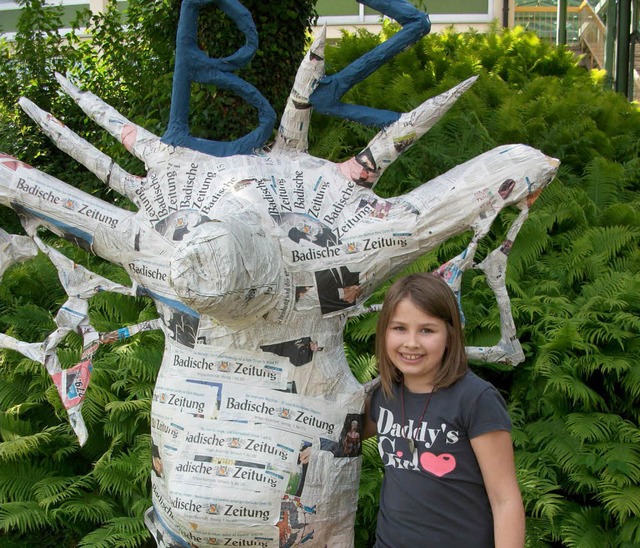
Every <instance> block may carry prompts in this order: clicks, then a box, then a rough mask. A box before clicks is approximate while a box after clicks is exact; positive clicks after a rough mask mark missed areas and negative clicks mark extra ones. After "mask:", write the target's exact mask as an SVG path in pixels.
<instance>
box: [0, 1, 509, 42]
mask: <svg viewBox="0 0 640 548" xmlns="http://www.w3.org/2000/svg"><path fill="white" fill-rule="evenodd" d="M412 1H413V2H414V3H415V4H416V5H417V6H420V7H423V9H424V5H425V4H426V7H427V11H428V13H429V15H430V17H431V22H432V24H433V31H432V32H437V31H438V30H442V29H443V28H446V27H449V26H451V25H453V26H455V28H456V29H457V30H468V29H470V28H473V29H475V30H478V31H483V30H486V29H487V28H488V27H489V25H490V24H491V23H492V21H498V23H499V24H500V25H502V26H513V20H514V6H515V0H428V2H422V3H421V2H420V0H412ZM47 3H48V4H51V5H52V6H53V5H62V6H63V8H64V16H63V29H61V30H62V31H64V30H65V29H64V25H69V26H70V24H71V21H73V19H74V18H75V14H76V12H77V11H78V10H82V9H85V8H90V9H91V11H93V12H99V11H102V10H104V8H105V6H106V4H107V0H48V2H47ZM126 6H127V2H126V1H125V2H118V7H119V8H121V9H123V10H124V9H126ZM316 9H317V11H318V15H319V17H318V22H317V27H316V28H317V29H319V28H322V26H324V25H325V24H326V25H327V36H328V37H329V38H338V37H340V30H341V29H343V28H345V29H349V30H353V29H355V28H362V27H364V28H367V29H369V30H371V31H372V32H377V31H378V30H380V14H379V13H378V12H376V11H375V10H372V9H371V8H369V7H367V6H363V5H362V4H359V3H358V2H356V0H318V2H317V4H316ZM19 15H20V6H19V5H18V4H17V3H16V2H14V1H13V0H0V28H1V31H2V32H3V33H6V34H9V35H11V33H13V32H15V30H16V27H17V23H18V17H19Z"/></svg>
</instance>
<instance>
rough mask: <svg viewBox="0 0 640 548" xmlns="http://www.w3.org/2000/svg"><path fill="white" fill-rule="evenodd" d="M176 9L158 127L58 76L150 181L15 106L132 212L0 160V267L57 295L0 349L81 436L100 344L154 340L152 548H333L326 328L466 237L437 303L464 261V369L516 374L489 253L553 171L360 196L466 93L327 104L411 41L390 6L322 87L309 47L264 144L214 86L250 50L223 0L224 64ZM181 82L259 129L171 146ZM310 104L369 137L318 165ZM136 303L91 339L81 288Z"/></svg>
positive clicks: (356, 464)
mask: <svg viewBox="0 0 640 548" xmlns="http://www.w3.org/2000/svg"><path fill="white" fill-rule="evenodd" d="M212 1H213V0H207V1H205V0H200V1H196V0H193V1H190V0H185V1H184V2H183V7H182V14H181V23H180V29H179V32H178V51H177V62H176V70H175V80H174V92H173V99H172V111H171V123H170V127H169V129H168V131H167V133H166V134H165V135H164V136H163V137H162V138H159V137H157V136H155V135H152V134H151V133H149V132H148V131H146V130H144V129H143V128H141V127H139V126H137V125H135V124H133V123H131V122H130V121H128V120H126V119H125V118H123V117H122V116H121V115H120V114H119V113H118V112H117V111H116V110H114V109H113V108H112V107H110V106H109V105H107V104H105V103H104V102H102V101H101V100H100V99H98V98H97V97H95V96H94V95H92V94H91V93H89V92H82V91H80V90H79V89H77V88H76V87H75V86H74V85H72V84H71V83H70V82H68V81H67V80H66V79H65V78H63V77H62V76H59V77H58V79H59V81H60V84H61V85H62V87H63V89H64V90H65V91H66V93H68V94H69V95H70V96H71V97H73V98H74V100H75V101H76V102H77V103H78V104H79V105H80V106H81V107H82V108H83V110H84V111H85V112H86V113H87V115H88V116H90V117H91V118H92V119H93V120H95V121H96V122H97V123H98V124H100V125H101V126H102V127H103V128H105V129H106V130H107V131H109V132H110V133H111V134H112V135H113V136H115V137H116V138H117V139H118V140H119V141H120V142H121V143H122V144H123V145H124V146H125V147H126V148H127V150H128V151H129V152H131V153H132V154H133V155H135V156H136V157H137V158H139V159H141V160H143V161H144V162H145V164H146V166H147V169H148V172H147V176H146V177H143V178H141V177H135V176H132V175H130V174H128V173H126V172H124V171H123V170H122V169H121V168H120V167H119V166H117V165H116V164H115V163H114V162H113V160H112V159H111V158H109V157H108V156H106V155H105V154H103V153H101V152H100V151H98V150H97V149H95V148H94V147H93V146H92V145H90V144H89V143H87V142H86V141H84V140H83V139H81V138H80V137H78V136H77V135H76V134H74V133H73V132H72V131H71V130H70V129H68V128H67V127H65V126H64V125H63V124H62V123H61V122H59V121H58V120H56V119H55V118H53V117H52V116H51V115H50V114H48V113H46V112H43V111H41V110H40V109H39V108H38V107H37V106H35V105H34V104H33V103H31V102H29V101H28V100H27V99H22V100H21V105H22V107H23V108H24V110H25V111H26V112H27V113H28V114H29V116H30V117H31V118H33V120H35V121H36V122H37V123H38V124H39V125H40V127H41V128H42V130H43V131H44V132H45V133H47V135H49V136H50V137H51V139H52V140H53V141H54V142H55V143H56V145H57V146H58V147H59V148H60V149H61V150H63V151H65V152H67V153H68V154H69V155H70V156H72V157H73V158H74V159H75V160H77V161H78V162H80V163H81V164H83V165H84V166H85V167H87V168H88V169H89V170H90V171H92V172H93V173H95V174H96V175H97V176H98V177H99V178H100V179H101V180H102V181H104V182H105V183H107V184H108V185H109V186H110V187H112V188H113V189H114V190H116V191H118V192H120V193H121V194H123V195H125V196H127V197H128V198H130V199H131V200H132V201H133V202H134V203H135V204H136V206H137V207H138V211H137V212H130V211H125V210H123V209H120V208H118V207H115V206H113V205H111V204H108V203H105V202H103V201H100V200H98V199H95V198H94V197H92V196H90V195H87V194H85V193H83V192H81V191H79V190H77V189H75V188H73V187H71V186H69V185H67V184H65V183H64V182H62V181H59V180H57V179H54V178H53V177H51V176H49V175H46V174H45V173H43V172H40V171H38V170H37V169H34V168H32V167H30V166H29V165H27V164H25V163H23V162H21V161H19V160H16V159H15V158H11V157H9V156H6V155H2V156H0V202H1V203H2V204H3V205H6V206H9V207H12V208H13V209H15V210H16V211H17V212H18V213H19V215H20V218H21V220H22V222H23V225H24V228H25V230H26V232H27V234H28V236H13V235H8V234H6V233H3V234H1V235H0V236H1V238H0V240H1V243H2V245H1V246H0V259H1V262H0V271H2V272H3V271H4V269H5V268H6V267H7V266H8V265H10V264H12V263H13V262H15V261H19V260H25V259H27V258H29V257H31V256H33V255H34V254H35V253H37V252H38V250H39V251H41V252H43V253H46V254H48V255H49V257H50V258H51V260H52V261H53V262H54V264H55V265H56V267H57V269H58V271H59V273H60V279H61V282H62V284H63V286H64V288H65V291H66V292H67V294H68V296H69V299H68V301H67V303H66V304H65V305H64V306H63V307H62V308H61V309H60V311H59V313H58V315H57V317H56V324H57V326H58V329H57V330H56V331H55V332H54V333H52V334H51V335H50V336H49V337H48V338H47V340H45V341H43V342H42V343H24V342H21V341H18V340H15V339H13V338H11V337H8V336H6V335H1V336H0V347H2V348H11V349H14V350H17V351H19V352H21V353H23V354H24V355H25V356H28V357H29V358H31V359H34V360H37V361H39V362H41V363H42V364H44V365H45V366H46V367H47V370H48V371H49V373H50V374H51V376H52V378H53V380H54V382H55V383H56V385H57V386H58V390H59V392H60V395H61V397H62V399H63V401H64V402H65V406H66V407H67V409H68V411H69V416H70V420H71V423H72V425H73V427H74V429H75V431H76V433H77V434H78V437H79V439H80V441H81V443H83V442H84V440H85V439H86V430H85V428H84V423H83V421H82V415H81V413H80V410H81V404H82V401H83V398H84V394H85V391H86V388H87V385H88V382H89V377H90V372H91V356H92V355H93V352H95V349H96V348H97V347H98V346H99V344H101V343H105V342H109V341H112V340H114V339H115V338H118V337H124V336H129V335H132V334H134V333H136V332H138V331H140V330H144V329H161V330H162V331H163V332H164V334H165V340H166V342H165V350H164V358H163V361H162V367H161V370H160V373H159V375H158V379H157V383H156V387H155V391H154V395H153V406H152V417H151V424H152V438H153V447H152V451H153V463H152V464H153V466H152V488H153V501H154V504H153V508H152V509H150V511H149V512H148V514H147V523H148V525H149V527H150V529H151V530H152V532H153V534H154V535H155V538H156V540H157V542H158V545H159V546H207V545H212V544H230V545H233V546H297V545H301V544H307V545H309V546H330V547H339V546H350V545H351V544H352V542H353V541H352V537H353V520H354V515H355V510H356V504H357V485H358V477H359V470H360V457H359V454H360V441H359V440H360V438H359V436H358V435H357V434H358V433H359V432H360V431H361V425H362V422H361V421H362V411H363V405H364V389H363V387H362V386H361V385H360V384H359V383H358V382H356V380H355V379H354V377H353V376H352V374H351V373H350V371H349V367H348V366H347V362H346V359H345V355H344V352H343V339H342V332H343V328H344V325H345V321H346V318H347V316H348V315H351V314H357V313H358V312H362V310H363V306H362V303H363V302H364V301H365V300H366V298H367V296H369V295H370V294H371V293H372V291H373V290H374V289H375V288H376V287H378V286H379V285H380V284H381V283H382V282H383V281H384V280H386V279H388V278H389V277H391V276H392V275H393V274H395V273H397V272H398V271H399V270H400V269H402V268H403V267H405V266H406V265H408V264H409V263H411V262H412V261H414V260H415V259H416V258H418V257H420V256H421V255H422V254H424V253H425V252H426V251H428V250H430V249H433V248H434V247H435V246H437V245H438V244H439V243H441V242H443V241H444V240H446V239H447V238H449V237H451V236H453V235H455V234H459V233H461V232H463V231H466V230H469V229H471V230H473V233H474V237H473V238H472V241H471V243H470V245H469V247H468V249H467V250H466V251H465V252H464V253H463V254H461V255H460V256H458V257H456V258H454V259H452V260H451V261H449V262H448V263H447V264H445V265H443V266H442V268H441V269H440V270H439V272H440V274H441V275H442V276H443V277H445V279H447V281H448V282H449V283H450V285H451V286H452V288H453V289H454V290H455V291H458V290H459V286H460V278H461V273H462V271H464V270H465V269H466V268H469V267H471V266H474V267H476V268H481V269H482V270H484V271H485V272H486V274H487V279H488V281H489V283H490V285H491V287H492V288H493V290H494V292H495V294H496V298H497V301H498V305H499V308H500V314H501V326H502V337H501V339H500V341H499V342H498V344H497V345H496V346H493V347H487V348H469V349H468V353H469V355H470V356H471V357H474V358H478V359H485V360H489V361H496V362H497V361H500V362H506V363H513V364H515V363H518V362H519V361H521V360H522V359H523V354H522V350H521V348H520V345H519V343H518V341H517V339H516V337H515V326H514V324H513V320H512V318H511V312H510V308H509V299H508V295H507V292H506V289H505V283H504V275H505V268H506V260H507V253H508V251H509V248H510V246H511V243H512V242H513V240H514V238H515V236H516V234H517V232H518V230H519V228H520V227H521V225H522V223H523V222H524V220H525V218H526V216H527V212H528V207H529V205H530V203H531V202H532V201H533V199H535V197H536V196H537V194H538V193H539V192H540V191H541V190H542V189H543V188H544V187H545V186H546V185H547V184H548V183H549V182H550V181H551V179H552V178H553V176H554V173H555V171H556V169H557V167H558V162H557V160H555V159H553V158H549V157H547V156H545V155H544V154H542V153H541V152H539V151H537V150H534V149H532V148H529V147H527V146H524V145H506V146H501V147H498V148H496V149H494V150H491V151H488V152H486V153H485V154H483V155H481V156H479V157H477V158H474V159H473V160H471V161H469V162H467V163H465V164H463V165H460V166H458V167H456V168H454V169H452V170H451V171H449V172H447V173H445V174H443V175H441V176H439V177H437V178H436V179H434V180H432V181H429V182H428V183H425V184H424V185H422V186H420V187H419V188H417V189H415V190H413V191H411V192H409V193H408V194H405V195H403V196H399V197H396V198H390V199H383V198H380V197H378V196H377V195H376V194H375V193H374V192H373V190H372V188H373V186H374V184H375V182H376V181H377V179H378V178H379V177H380V175H381V174H382V172H383V171H384V170H385V169H386V168H387V167H388V166H389V165H390V164H391V163H392V162H393V161H394V160H395V159H396V158H397V157H398V156H399V155H400V154H401V153H402V152H403V151H404V150H405V149H407V148H408V147H409V146H411V144H412V143H413V142H414V141H415V140H416V139H417V138H419V137H420V136H421V135H423V134H424V133H425V132H426V131H427V130H428V129H429V128H430V127H431V126H433V124H434V123H435V122H436V121H437V120H438V119H439V118H440V117H441V116H442V115H443V114H444V113H445V112H446V111H447V110H448V108H449V107H450V106H451V105H452V104H453V103H454V102H455V100H456V99H457V98H458V97H459V96H460V95H461V94H462V93H463V92H464V91H465V90H466V89H467V88H469V87H470V86H471V85H472V83H473V80H474V79H473V78H472V79H470V80H467V81H465V82H462V83H461V84H459V85H458V86H456V87H455V88H453V89H452V90H450V91H448V92H446V93H443V94H442V95H439V96H437V97H434V98H432V99H429V100H428V101H426V102H425V103H424V104H422V105H421V106H419V107H418V108H417V109H415V110H414V111H412V112H409V113H405V114H402V115H400V114H396V113H392V112H386V111H384V112H383V111H377V110H374V109H367V108H365V107H356V106H354V105H345V104H342V103H340V102H339V99H340V97H342V95H344V93H345V92H346V91H347V90H348V89H350V88H351V87H352V86H353V85H354V84H355V83H357V82H358V81H360V80H362V79H363V78H365V77H366V76H367V75H368V74H370V73H371V72H373V71H374V70H375V69H376V68H377V67H379V66H380V64H381V63H383V62H385V61H386V60H387V59H388V58H390V57H391V56H393V55H395V54H396V53H398V52H399V51H401V50H402V49H404V48H405V47H407V46H408V45H410V44H411V43H412V42H415V41H416V40H417V39H418V38H419V37H420V36H422V35H424V34H425V33H426V32H428V31H429V20H428V17H427V16H426V14H423V13H421V12H419V11H418V10H416V9H415V8H413V7H412V6H411V5H410V4H408V3H407V2H405V1H400V0H396V1H394V2H391V1H382V0H369V1H367V2H365V3H366V4H367V5H369V6H371V7H373V8H375V9H378V10H380V11H381V12H382V13H384V14H386V15H389V16H391V17H393V18H395V19H396V20H397V21H399V22H400V23H401V24H402V25H403V28H402V30H401V31H400V32H398V33H397V34H396V35H395V36H394V37H393V38H391V39H390V40H388V41H387V42H385V43H383V44H382V45H380V46H379V47H378V48H376V49H374V50H373V51H371V52H369V53H368V54H367V55H365V56H364V57H363V58H361V59H360V60H358V61H356V62H354V63H353V64H352V65H350V66H349V67H347V68H345V69H344V70H343V71H341V72H340V73H338V74H336V75H333V76H331V77H325V76H324V69H323V45H324V39H323V38H322V37H320V38H319V39H318V40H317V41H316V43H314V45H313V46H312V48H311V50H310V51H309V52H308V54H307V56H306V57H305V59H304V61H303V63H302V65H301V67H300V69H299V72H298V75H297V77H296V80H295V84H294V87H293V90H292V92H291V95H290V97H289V100H288V103H287V106H286V111H285V112H284V115H283V118H282V121H281V124H280V127H279V130H278V134H277V138H276V141H275V143H274V144H273V146H272V147H271V148H270V149H265V148H262V147H263V146H264V144H265V143H266V141H267V140H268V139H269V138H270V135H271V131H272V126H273V121H274V117H275V114H274V113H273V110H272V109H271V107H270V106H269V105H268V103H267V102H266V100H265V99H264V98H263V97H262V96H261V95H260V93H259V92H258V91H257V90H255V88H253V87H251V86H249V85H248V84H246V83H245V82H243V81H242V80H240V79H239V78H238V77H237V76H235V75H234V74H233V73H232V71H233V70H235V69H236V68H238V67H239V66H242V65H243V64H244V63H246V62H247V61H248V60H249V59H250V58H251V56H252V55H253V53H254V52H255V49H256V44H257V37H256V32H255V26H254V25H253V22H252V20H251V16H250V15H249V13H248V12H247V11H246V10H245V9H244V8H243V7H242V6H241V5H240V4H238V3H237V2H236V1H232V0H216V1H215V2H214V3H215V4H216V5H218V6H219V7H220V8H221V9H222V10H223V11H225V13H227V14H228V15H229V16H230V17H232V18H233V19H234V21H236V23H237V24H238V27H239V28H240V30H241V31H242V32H243V33H244V34H245V36H246V37H247V42H246V45H245V46H244V47H243V48H241V49H240V50H238V52H236V53H235V54H234V55H232V56H230V57H228V58H226V59H222V60H213V59H209V58H208V57H207V56H206V55H204V53H202V52H201V51H200V50H199V49H198V48H197V46H196V38H195V35H196V21H197V16H198V10H199V8H200V6H202V5H205V4H208V3H211V2H212ZM194 81H199V82H206V83H213V84H216V85H218V86H220V87H224V88H228V89H231V90H232V91H235V92H237V93H238V94H239V95H240V96H242V97H244V98H245V99H246V100H247V101H249V102H250V103H251V104H253V105H254V106H255V107H256V108H257V109H258V114H259V119H260V124H259V127H258V128H257V129H256V130H255V131H253V132H252V133H250V134H249V135H247V136H246V137H244V138H243V139H241V140H239V141H234V142H231V143H227V142H224V143H219V142H209V141H204V140H201V139H195V138H193V137H191V136H190V135H189V128H188V112H189V102H188V98H189V89H190V83H191V82H194ZM312 107H315V108H317V109H318V110H320V111H322V112H324V113H328V114H332V115H338V116H344V117H349V118H351V119H355V120H357V121H361V122H363V123H368V124H375V125H378V126H380V127H382V129H381V131H380V132H379V133H378V135H377V136H376V137H375V138H374V139H373V140H372V141H371V142H370V143H369V144H368V145H367V147H366V148H364V149H363V150H362V152H360V153H359V154H358V155H356V156H355V157H354V158H351V159H350V160H348V161H346V162H343V163H340V164H335V163H332V162H329V161H326V160H323V159H320V158H315V157H313V156H310V155H309V154H307V152H306V150H307V131H308V125H309V120H310V115H311V110H312ZM509 205H516V206H517V207H519V208H520V211H521V214H520V215H519V216H518V217H517V219H516V221H515V222H514V224H513V226H512V227H511V229H510V231H509V233H508V236H507V241H506V242H505V243H504V244H503V245H502V246H501V247H500V248H499V249H496V250H494V251H493V252H492V253H490V254H489V255H488V256H487V257H486V258H485V260H484V261H483V262H482V263H481V264H480V265H473V256H474V252H475V249H476V245H477V242H478V240H479V239H480V238H481V237H482V236H483V235H485V234H486V233H487V231H488V230H489V227H490V225H491V222H492V221H493V219H495V218H496V216H497V215H498V213H499V212H500V210H501V209H503V208H504V207H506V206H509ZM41 226H42V227H47V228H49V229H50V230H52V231H54V232H55V233H57V234H60V235H63V236H65V237H67V238H70V239H72V240H73V241H75V242H77V243H78V244H79V245H81V246H83V247H86V248H88V249H90V250H91V251H92V252H93V253H95V254H97V255H99V256H101V257H103V258H104V259H106V260H108V261H111V262H113V263H116V264H119V265H122V266H123V267H124V268H125V269H126V271H127V272H128V273H129V275H130V277H131V279H132V280H133V286H132V287H130V288H129V287H123V286H121V285H118V284H115V283H113V282H111V281H109V280H106V279H104V278H102V277H100V276H98V275H96V274H94V273H92V272H89V271H88V270H86V269H84V268H82V267H81V266H79V265H76V264H74V263H73V262H72V261H70V260H69V259H67V258H66V257H64V256H63V255H61V254H60V253H59V252H57V251H56V250H54V249H53V248H51V247H49V246H47V245H46V244H44V243H43V242H42V241H41V240H40V239H39V238H38V234H37V229H38V227H41ZM105 290H106V291H118V292H122V293H125V294H131V295H147V296H149V297H150V298H151V299H153V301H154V303H155V304H156V306H157V309H158V312H159V315H160V317H159V318H158V319H157V320H154V321H151V322H146V323H144V324H141V325H137V326H130V327H128V328H124V329H122V330H120V331H118V332H114V333H98V332H96V330H95V329H94V328H93V327H92V326H91V325H90V323H89V320H88V316H87V310H88V299H90V298H91V296H92V295H94V294H95V293H96V292H98V291H105ZM70 331H77V332H79V333H81V334H82V336H83V337H84V353H83V356H82V359H81V361H80V363H78V365H77V366H75V367H74V368H72V369H67V370H62V369H61V367H60V364H59V362H58V360H57V357H56V353H55V351H56V347H57V345H58V344H59V343H60V341H61V340H62V339H63V338H64V336H65V335H66V334H68V333H69V332H70Z"/></svg>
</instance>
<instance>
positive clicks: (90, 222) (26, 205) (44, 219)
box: [0, 155, 135, 263]
mask: <svg viewBox="0 0 640 548" xmlns="http://www.w3.org/2000/svg"><path fill="white" fill-rule="evenodd" d="M0 204H2V205H5V206H8V207H10V208H11V209H13V210H14V211H15V212H16V213H17V214H18V216H19V217H20V220H21V222H22V224H23V226H24V227H25V230H27V232H28V233H29V235H33V234H35V230H36V228H37V227H38V226H44V227H47V228H48V229H49V230H51V231H52V232H54V233H55V234H57V235H59V236H62V237H64V238H67V239H68V240H71V241H73V242H75V243H76V244H77V245H79V246H81V247H84V248H86V249H94V251H95V252H96V253H97V252H100V253H101V254H102V256H103V257H105V258H107V259H109V260H112V261H114V262H116V263H118V262H119V260H120V259H121V256H120V255H119V254H118V253H117V252H116V251H114V250H113V249H102V248H100V249H97V248H96V247H95V245H94V244H95V242H94V239H95V236H96V234H97V233H102V234H104V233H109V232H113V231H114V230H115V229H116V228H117V227H118V226H119V225H122V224H123V223H124V221H125V220H126V219H128V218H130V217H132V216H133V215H135V214H134V213H133V212H131V211H125V210H124V209H120V208H119V207H116V206H114V205H111V204H109V203H108V202H104V201H102V200H100V199H98V198H95V197H94V196H92V195H90V194H87V193H86V192H82V191H81V190H78V189H77V188H74V187H72V186H71V185H68V184H67V183H64V182H62V181H60V180H59V179H56V178H55V177H52V176H51V175H48V174H46V173H43V172H42V171H39V170H38V169H35V168H34V167H32V166H30V165H28V164H25V163H23V162H20V161H18V160H16V159H15V158H11V157H10V156H7V155H0Z"/></svg>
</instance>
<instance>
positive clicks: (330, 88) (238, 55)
mask: <svg viewBox="0 0 640 548" xmlns="http://www.w3.org/2000/svg"><path fill="white" fill-rule="evenodd" d="M362 3H363V4H365V5H367V6H369V7H371V8H373V9H376V10H378V11H380V12H381V13H383V14H384V15H388V16H390V17H392V18H394V19H395V20H396V21H398V22H399V23H400V24H401V25H402V26H403V28H402V30H401V31H400V32H398V33H397V34H395V35H394V36H392V37H391V38H390V39H389V40H387V41H386V42H384V43H383V44H380V45H379V46H377V47H376V48H374V49H373V50H371V51H369V52H368V53H366V54H365V55H363V56H362V57H360V58H359V59H357V60H356V61H354V62H353V63H351V64H350V65H348V66H347V67H345V68H344V69H343V70H341V71H340V72H338V73H336V74H333V75H331V76H327V77H324V78H322V79H321V80H320V81H319V82H318V86H317V88H316V89H315V90H314V92H313V93H312V94H311V96H310V98H309V102H310V103H311V105H312V106H314V107H315V108H316V109H317V110H318V111H319V112H321V113H323V114H328V115H331V116H337V117H339V118H347V119H349V120H354V121H356V122H360V123H362V124H365V125H370V126H378V127H384V126H388V125H389V124H391V123H393V122H395V121H397V120H398V119H399V118H400V113H397V112H392V111H388V110H380V109H375V108H370V107H365V106H361V105H350V104H345V103H342V102H340V99H341V98H342V96H343V95H344V94H345V93H347V91H349V90H350V89H351V88H352V87H353V86H355V85H356V84H357V83H358V82H361V81H362V80H364V79H365V78H366V77H367V76H369V75H370V74H372V73H373V72H375V71H376V70H377V69H378V68H380V67H381V66H382V65H383V64H384V63H386V62H387V61H388V60H389V59H391V58H392V57H393V56H395V55H397V54H398V53H400V52H401V51H402V50H404V49H406V48H407V47H409V46H411V45H412V44H414V43H415V42H417V41H418V40H419V39H420V38H421V37H422V36H424V35H425V34H427V33H428V32H429V30H430V29H431V22H430V21H429V16H428V15H427V14H426V13H423V12H421V11H420V10H418V9H417V8H416V7H414V6H413V5H411V4H410V3H409V2H408V1H407V0H363V2H362ZM208 4H215V5H216V6H218V7H219V8H220V9H221V10H222V11H224V13H226V14H227V15H228V16H229V17H230V18H231V19H232V20H233V21H234V22H235V23H236V25H237V26H238V29H239V30H240V31H241V32H242V33H243V34H244V35H245V38H246V42H245V45H244V46H242V47H241V48H240V49H238V51H236V52H235V53H234V54H232V55H230V56H228V57H224V58H220V59H212V58H210V57H209V56H207V55H206V54H205V53H204V52H203V51H202V50H201V49H200V48H199V47H198V44H197V23H198V15H199V13H200V8H201V7H203V6H205V5H208ZM257 47H258V33H257V30H256V26H255V24H254V22H253V19H252V18H251V14H250V13H249V11H248V10H247V9H246V8H245V7H243V6H242V5H241V4H240V3H239V2H238V1H237V0H184V2H183V3H182V8H181V11H180V23H179V27H178V35H177V44H176V65H175V66H176V68H175V72H174V77H173V92H172V98H171V112H170V118H169V127H168V129H167V132H166V133H165V134H164V136H163V137H162V141H163V142H165V143H168V144H171V145H176V146H184V147H187V148H191V149H193V150H197V151H200V152H204V153H206V154H211V155H214V156H220V157H221V156H231V155H233V154H251V153H252V152H253V151H254V150H255V149H257V148H260V147H262V146H264V144H265V143H266V142H267V141H268V140H269V138H270V137H271V133H272V131H273V127H274V125H275V117H276V115H275V112H274V110H273V108H272V107H271V105H270V104H269V102H268V101H267V100H266V99H265V97H264V96H263V95H262V94H261V93H260V91H258V90H257V89H256V88H255V87H254V86H252V85H251V84H249V83H248V82H246V81H245V80H243V79H242V78H240V77H238V76H236V75H235V74H233V71H234V70H237V69H239V68H241V67H243V66H245V65H246V64H247V63H249V61H250V60H251V59H252V57H253V55H254V54H255V52H256V50H257ZM192 82H199V83H205V84H214V85H216V86H218V87H220V88H222V89H226V90H229V91H232V92H234V93H236V94H237V95H238V96H239V97H242V98H243V99H245V100H246V101H247V103H249V104H250V105H253V106H254V107H256V109H257V110H258V120H259V124H258V127H257V128H256V129H254V130H253V131H252V132H251V133H248V134H247V135H245V136H244V137H241V138H240V139H236V140H235V141H228V142H225V141H213V140H208V139H200V138H197V137H193V136H192V135H191V133H190V131H189V104H190V95H191V83H192Z"/></svg>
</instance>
